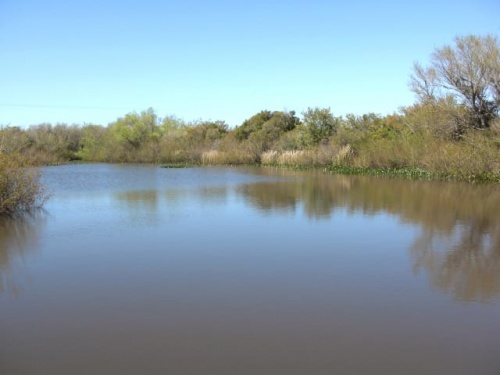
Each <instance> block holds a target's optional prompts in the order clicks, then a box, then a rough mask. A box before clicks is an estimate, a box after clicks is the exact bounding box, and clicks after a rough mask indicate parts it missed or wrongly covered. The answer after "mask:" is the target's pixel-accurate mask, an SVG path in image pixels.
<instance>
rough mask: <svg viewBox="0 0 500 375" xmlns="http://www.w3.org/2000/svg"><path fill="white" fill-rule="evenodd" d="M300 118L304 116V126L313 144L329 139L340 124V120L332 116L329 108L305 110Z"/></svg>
mask: <svg viewBox="0 0 500 375" xmlns="http://www.w3.org/2000/svg"><path fill="white" fill-rule="evenodd" d="M302 116H304V126H305V127H306V129H307V133H308V134H309V137H310V139H311V142H312V143H313V144H317V143H319V142H321V141H324V140H327V139H328V138H330V137H331V136H332V135H333V134H335V133H336V131H337V129H338V128H339V126H340V124H341V122H342V121H341V118H338V117H334V116H333V115H332V113H331V112H330V108H307V111H305V112H303V113H302Z"/></svg>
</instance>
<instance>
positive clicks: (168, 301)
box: [0, 164, 500, 375]
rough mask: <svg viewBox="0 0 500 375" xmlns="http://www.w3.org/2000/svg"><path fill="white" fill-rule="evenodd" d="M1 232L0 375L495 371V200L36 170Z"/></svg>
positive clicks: (485, 191)
mask: <svg viewBox="0 0 500 375" xmlns="http://www.w3.org/2000/svg"><path fill="white" fill-rule="evenodd" d="M41 172H42V181H43V183H44V185H45V186H46V188H47V191H48V192H49V193H50V194H51V198H50V199H49V200H48V201H47V203H46V205H45V207H44V209H43V210H39V211H35V212H33V213H32V214H30V215H25V216H22V217H17V218H13V219H4V220H1V221H0V374H6V375H25V374H30V375H31V374H42V375H44V374H47V375H68V374H70V375H80V374H81V375H88V374H92V375H99V374H121V375H127V374H134V375H135V374H153V375H154V374H182V375H188V374H204V375H206V374H217V375H224V374H228V375H239V374H241V375H246V374H259V375H260V374H272V375H274V374H286V375H293V374H325V375H326V374H416V375H417V374H418V375H421V374H426V375H429V374H439V375H442V374H454V375H460V374H464V375H470V374H485V375H489V374H491V375H498V374H499V373H500V355H499V348H500V188H499V187H498V185H488V184H485V185H471V184H466V183H455V182H438V181H406V180H397V179H389V178H371V177H356V176H334V175H328V174H324V173H322V172H321V171H305V172H294V171H290V170H284V169H272V168H250V167H245V168H185V169H164V168H160V167H157V166H144V165H142V166H137V165H108V164H82V165H66V166H57V167H45V168H42V170H41Z"/></svg>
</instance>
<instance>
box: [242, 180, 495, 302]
mask: <svg viewBox="0 0 500 375" xmlns="http://www.w3.org/2000/svg"><path fill="white" fill-rule="evenodd" d="M288 176H291V177H292V176H297V174H295V173H294V172H288ZM238 191H239V192H240V193H241V194H243V195H244V196H246V197H247V201H248V202H249V203H250V204H252V205H253V206H254V207H256V208H257V209H259V210H264V211H267V210H280V211H287V210H288V211H290V212H295V211H296V210H297V209H298V207H299V206H302V207H303V211H304V213H305V214H306V215H307V216H308V217H310V218H315V219H329V218H331V217H332V216H333V215H334V214H335V212H336V211H337V210H346V211H348V212H363V213H364V214H375V213H377V212H384V213H389V214H391V215H394V216H396V217H398V218H399V219H400V220H401V221H403V222H406V223H411V224H415V225H418V226H419V227H420V228H422V229H421V234H420V235H419V236H418V238H417V239H416V240H415V241H414V243H413V245H412V246H411V249H410V257H411V261H412V265H413V269H414V271H415V272H419V271H420V270H423V271H424V272H426V273H427V275H428V277H429V280H430V282H431V283H432V285H435V286H437V287H439V288H441V289H442V290H444V291H446V292H449V293H451V294H453V295H454V296H455V297H456V298H458V299H461V300H482V301H486V300H489V299H491V298H492V297H493V296H496V295H499V294H500V215H499V212H500V189H499V188H498V186H496V185H480V186H476V185H470V184H462V183H445V182H437V181H404V180H394V179H375V178H367V177H355V176H354V177H352V176H351V177H350V176H330V175H326V174H323V173H321V172H311V173H308V174H307V176H306V178H295V179H292V180H286V181H277V182H263V183H257V184H248V185H245V186H242V187H240V188H239V189H238Z"/></svg>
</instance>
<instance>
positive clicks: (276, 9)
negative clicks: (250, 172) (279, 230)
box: [0, 0, 500, 127]
mask: <svg viewBox="0 0 500 375" xmlns="http://www.w3.org/2000/svg"><path fill="white" fill-rule="evenodd" d="M499 16H500V1H498V0H442V1H440V0H432V1H429V0H421V1H408V2H407V1H401V0H397V1H369V0H351V1H345V0H343V1H336V0H330V1H327V0H307V1H306V0H300V1H298V0H295V1H294V0H288V1H284V0H267V1H264V0H251V1H248V0H240V1H237V0H231V1H229V0H227V1H226V0H211V1H207V0H205V1H203V0H183V1H171V0H164V1H161V0H64V1H63V0H43V1H40V0H0V125H3V126H7V125H10V126H21V127H27V126H29V125H34V124H40V123H44V122H49V123H53V124H55V123H67V124H80V125H83V124H89V123H92V124H101V125H107V124H109V123H111V122H113V121H115V120H116V119H117V118H118V117H122V116H124V115H125V114H127V113H130V112H140V111H142V110H145V109H147V108H150V107H152V108H154V109H155V111H156V113H157V114H158V116H160V117H163V116H171V115H173V116H176V117H178V118H181V119H184V120H185V121H197V120H212V121H215V120H224V121H226V123H227V124H229V125H230V126H231V127H233V126H237V125H240V124H241V123H242V122H243V121H244V120H245V119H247V118H249V117H251V116H252V115H254V114H256V113H258V112H259V111H261V110H271V111H282V110H294V111H296V112H297V113H298V114H300V113H301V112H302V111H304V110H306V109H307V108H308V107H320V108H326V107H329V108H330V109H331V111H332V113H333V114H334V115H336V116H341V115H346V114H348V113H354V114H358V115H360V114H363V113H370V112H373V113H377V114H381V115H385V114H390V113H393V112H396V111H397V110H398V108H400V107H402V106H409V105H411V104H412V103H414V101H415V98H414V96H413V94H412V93H411V92H410V90H409V88H408V80H409V77H410V74H411V72H412V67H413V63H414V62H415V61H419V62H421V63H423V64H424V65H425V64H426V63H427V62H428V61H429V58H430V55H431V54H432V52H433V51H434V50H435V49H436V48H439V47H442V46H444V45H447V44H452V43H453V39H454V37H456V36H463V35H469V34H475V35H486V34H492V35H496V36H500V17H499Z"/></svg>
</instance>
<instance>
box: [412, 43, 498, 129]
mask: <svg viewBox="0 0 500 375" xmlns="http://www.w3.org/2000/svg"><path fill="white" fill-rule="evenodd" d="M410 87H411V89H412V91H414V92H415V93H416V94H417V96H418V98H419V99H420V100H421V101H422V102H424V103H425V102H429V101H432V102H435V101H436V100H438V99H440V98H444V97H447V96H452V97H454V98H455V99H456V100H457V101H458V102H459V103H460V104H463V105H464V106H465V107H467V109H468V110H469V112H470V115H471V119H472V124H471V125H472V127H473V128H476V129H484V128H488V127H490V123H491V121H492V120H493V119H494V118H496V117H498V116H499V110H500V45H499V42H498V39H497V38H496V37H495V36H491V35H487V36H485V37H480V36H474V35H470V36H465V37H457V38H455V44H454V45H453V46H444V47H442V48H439V49H436V51H434V53H433V54H432V56H431V62H430V65H429V66H428V67H423V66H422V65H420V64H419V63H418V62H417V63H415V64H414V73H413V75H412V76H411V81H410Z"/></svg>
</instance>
